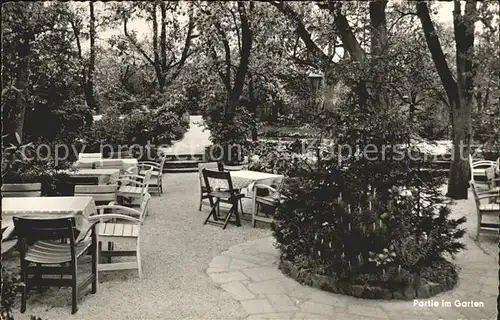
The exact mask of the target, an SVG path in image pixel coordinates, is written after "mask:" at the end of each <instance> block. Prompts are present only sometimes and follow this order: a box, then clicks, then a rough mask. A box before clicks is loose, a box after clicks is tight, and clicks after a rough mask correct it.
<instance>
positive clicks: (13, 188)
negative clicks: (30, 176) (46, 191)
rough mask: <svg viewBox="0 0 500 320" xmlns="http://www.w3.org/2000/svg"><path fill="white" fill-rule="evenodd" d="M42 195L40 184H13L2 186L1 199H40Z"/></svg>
mask: <svg viewBox="0 0 500 320" xmlns="http://www.w3.org/2000/svg"><path fill="white" fill-rule="evenodd" d="M41 195H42V184H41V183H39V182H37V183H13V184H10V183H9V184H3V185H2V197H9V198H10V197H40V196H41Z"/></svg>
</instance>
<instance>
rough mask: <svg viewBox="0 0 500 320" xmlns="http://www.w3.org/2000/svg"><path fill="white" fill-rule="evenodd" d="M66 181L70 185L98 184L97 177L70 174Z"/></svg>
mask: <svg viewBox="0 0 500 320" xmlns="http://www.w3.org/2000/svg"><path fill="white" fill-rule="evenodd" d="M67 182H68V183H69V184H72V185H98V184H99V178H98V177H86V176H80V177H79V176H72V177H68V179H67Z"/></svg>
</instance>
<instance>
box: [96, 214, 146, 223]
mask: <svg viewBox="0 0 500 320" xmlns="http://www.w3.org/2000/svg"><path fill="white" fill-rule="evenodd" d="M111 219H122V220H127V221H131V222H135V223H137V224H141V223H142V221H141V220H140V219H138V218H134V217H131V216H127V215H125V214H118V213H107V214H100V215H97V216H92V217H90V218H89V220H91V221H93V223H99V222H101V221H103V220H111Z"/></svg>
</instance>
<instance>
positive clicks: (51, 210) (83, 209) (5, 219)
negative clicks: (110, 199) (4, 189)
mask: <svg viewBox="0 0 500 320" xmlns="http://www.w3.org/2000/svg"><path fill="white" fill-rule="evenodd" d="M95 213H96V206H95V203H94V199H93V198H92V197H17V198H3V199H2V230H3V229H5V228H9V229H10V232H6V233H5V234H2V238H7V237H8V236H9V235H10V233H12V231H13V226H14V222H13V220H12V217H14V216H19V217H30V218H39V219H44V218H48V219H54V218H64V217H68V218H73V217H74V218H75V224H76V225H75V227H76V229H77V230H78V231H84V230H86V228H87V226H88V217H89V216H91V215H93V214H95Z"/></svg>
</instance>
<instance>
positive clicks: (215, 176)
mask: <svg viewBox="0 0 500 320" xmlns="http://www.w3.org/2000/svg"><path fill="white" fill-rule="evenodd" d="M202 173H203V178H204V180H205V186H206V188H207V196H208V201H209V202H210V206H211V210H210V213H209V214H208V216H207V218H206V219H205V223H204V224H207V223H212V224H217V225H220V226H222V229H225V228H226V227H227V224H228V223H229V220H230V219H231V216H232V215H233V213H234V214H235V218H236V221H235V222H236V225H237V226H238V227H239V226H241V222H240V215H239V212H238V203H240V200H241V199H242V198H243V197H244V196H245V195H244V194H240V193H238V192H237V190H235V189H234V188H233V183H232V181H231V173H229V172H224V171H211V170H207V169H203V170H202ZM213 198H215V199H217V200H216V201H215V203H214V201H213ZM221 202H225V203H229V204H231V207H230V208H229V211H228V212H227V214H226V216H225V217H224V218H222V219H223V220H224V222H221V221H219V209H220V203H221ZM210 217H213V220H210Z"/></svg>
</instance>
